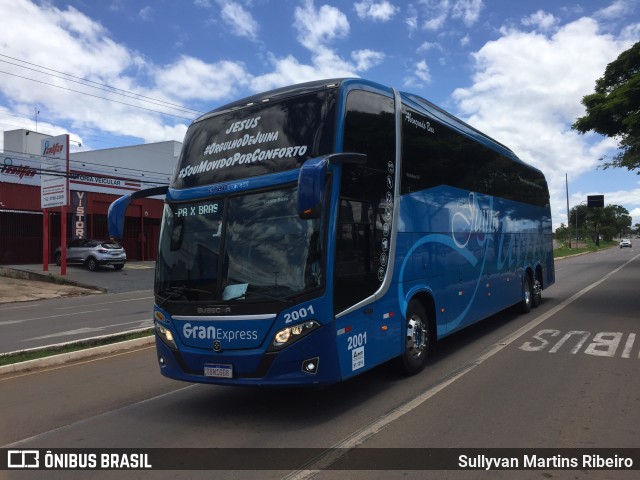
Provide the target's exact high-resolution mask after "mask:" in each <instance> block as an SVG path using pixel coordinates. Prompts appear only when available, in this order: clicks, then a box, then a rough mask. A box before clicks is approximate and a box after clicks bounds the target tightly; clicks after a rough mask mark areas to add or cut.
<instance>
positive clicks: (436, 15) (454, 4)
mask: <svg viewBox="0 0 640 480" xmlns="http://www.w3.org/2000/svg"><path fill="white" fill-rule="evenodd" d="M418 4H419V5H420V10H421V13H422V16H424V17H425V20H424V21H423V22H422V28H423V29H425V30H429V31H438V30H442V29H443V28H444V26H445V24H446V23H447V20H449V18H452V19H454V20H462V22H463V23H464V25H465V26H467V27H471V26H473V25H474V24H475V23H477V22H478V20H479V19H480V12H481V11H482V9H483V8H484V2H483V1H482V0H418ZM416 24H417V19H416Z"/></svg>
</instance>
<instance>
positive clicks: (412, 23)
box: [404, 4, 418, 34]
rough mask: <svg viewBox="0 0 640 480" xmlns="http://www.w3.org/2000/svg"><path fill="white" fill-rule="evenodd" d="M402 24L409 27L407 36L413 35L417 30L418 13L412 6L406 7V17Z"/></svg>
mask: <svg viewBox="0 0 640 480" xmlns="http://www.w3.org/2000/svg"><path fill="white" fill-rule="evenodd" d="M404 23H406V24H407V26H408V27H409V34H411V33H413V32H414V31H415V30H417V28H418V11H417V10H416V8H415V7H414V6H413V5H412V4H409V6H408V7H407V17H406V18H405V20H404Z"/></svg>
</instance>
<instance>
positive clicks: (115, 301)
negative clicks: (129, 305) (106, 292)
mask: <svg viewBox="0 0 640 480" xmlns="http://www.w3.org/2000/svg"><path fill="white" fill-rule="evenodd" d="M114 295H115V294H114ZM152 299H153V297H140V298H130V299H128V300H112V301H110V302H98V303H88V304H86V305H72V306H70V307H56V308H55V310H70V309H72V308H86V307H95V306H98V305H113V304H114V303H126V302H137V301H138V300H152ZM149 311H151V308H149Z"/></svg>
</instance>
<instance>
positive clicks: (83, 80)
mask: <svg viewBox="0 0 640 480" xmlns="http://www.w3.org/2000/svg"><path fill="white" fill-rule="evenodd" d="M0 57H5V58H10V59H11V60H15V61H16V62H22V63H24V64H26V65H31V66H33V67H37V68H38V69H42V70H49V71H51V72H55V73H58V74H60V75H64V76H65V77H69V78H65V77H62V76H59V75H53V74H51V73H49V72H47V71H42V70H37V69H36V68H29V67H26V66H24V65H19V64H16V63H12V62H8V61H6V60H0V62H4V63H8V64H9V65H13V66H16V67H19V68H24V69H26V70H31V71H34V72H37V73H43V74H45V75H50V76H52V77H54V78H60V79H62V80H66V81H69V82H73V83H78V84H80V85H84V86H87V87H90V88H96V89H98V90H102V91H105V92H109V93H114V94H116V95H122V96H124V97H127V98H133V99H136V100H141V101H145V102H148V103H151V104H153V105H159V106H167V107H171V108H175V109H176V110H181V111H184V112H192V113H195V114H196V115H202V114H203V113H204V112H201V111H199V110H195V109H193V108H189V107H185V106H183V105H179V104H176V103H171V102H167V101H166V100H159V99H156V98H152V97H148V96H146V95H142V94H139V93H135V92H131V91H129V90H123V89H120V88H116V87H112V86H111V85H107V84H105V83H100V82H96V81H93V80H89V79H86V78H82V77H78V76H75V75H71V74H70V73H66V72H61V71H59V70H54V69H52V68H49V67H44V66H42V65H37V64H35V63H31V62H27V61H26V60H20V59H18V58H15V57H10V56H9V55H3V54H1V53H0ZM72 78H75V79H77V80H71V79H72ZM91 84H93V85H91ZM94 85H96V86H94Z"/></svg>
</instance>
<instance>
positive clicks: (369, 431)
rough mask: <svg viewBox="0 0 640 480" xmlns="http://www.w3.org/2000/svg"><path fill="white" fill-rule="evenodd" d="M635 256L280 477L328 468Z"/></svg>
mask: <svg viewBox="0 0 640 480" xmlns="http://www.w3.org/2000/svg"><path fill="white" fill-rule="evenodd" d="M638 257H640V254H638V255H636V256H635V257H633V258H632V259H631V260H628V261H627V262H626V263H624V264H623V265H621V266H619V267H618V268H616V269H615V270H612V271H611V272H609V273H608V274H606V275H605V276H604V277H602V278H601V279H600V280H598V281H597V282H594V283H592V284H591V285H588V286H586V287H585V288H583V289H582V290H580V291H579V292H577V293H575V294H574V295H572V296H571V297H569V298H568V299H566V300H565V301H564V302H562V303H560V304H559V305H556V306H555V307H554V308H552V309H551V310H549V311H548V312H545V313H543V314H542V315H539V316H538V317H536V318H535V319H533V320H532V321H531V322H529V323H527V324H526V325H524V326H523V327H521V328H520V329H518V330H516V331H515V332H514V333H512V334H511V335H508V336H507V337H505V338H504V339H502V340H501V341H499V342H498V343H497V344H495V345H494V346H493V347H491V348H489V349H487V350H486V351H484V352H483V353H481V354H480V355H478V357H476V358H475V359H474V360H472V361H470V362H469V363H467V364H466V365H463V366H462V367H461V368H460V369H459V370H457V371H456V372H455V373H454V374H453V375H452V376H450V377H449V378H446V379H444V380H443V381H441V382H440V383H438V384H436V385H434V386H433V387H431V388H430V389H428V390H426V391H425V392H423V393H421V394H420V395H418V396H417V397H415V398H413V399H412V400H409V401H408V402H406V403H404V404H402V405H400V406H399V407H397V408H395V409H394V410H392V411H391V412H389V413H387V414H385V415H382V416H381V417H378V418H377V419H376V420H374V421H373V422H371V423H369V424H368V425H366V426H365V427H363V428H361V429H360V430H358V431H356V432H354V433H352V434H351V435H349V436H348V437H346V438H345V439H343V440H341V441H340V442H338V443H337V444H335V445H334V446H333V447H331V448H329V449H328V450H327V451H326V452H325V453H324V454H322V455H320V456H319V457H318V458H317V459H316V460H314V461H313V462H312V463H311V464H309V465H307V466H306V468H305V469H304V470H297V471H294V472H291V473H290V474H289V475H287V476H285V477H283V480H306V479H309V478H311V477H313V476H315V475H316V474H317V473H319V472H320V471H322V470H324V469H326V468H328V467H329V466H331V465H332V464H333V463H335V462H336V461H338V460H339V459H340V458H342V457H343V456H344V455H346V453H347V452H348V450H349V449H350V448H356V447H358V446H360V445H362V444H363V443H364V442H365V441H366V440H367V439H369V438H370V437H372V436H374V435H376V434H377V433H379V432H381V431H382V430H384V429H385V428H386V427H388V426H389V425H390V424H391V423H393V422H395V421H396V420H398V419H399V418H400V417H402V416H403V415H405V414H407V413H409V412H411V411H412V410H414V409H416V408H418V407H419V406H420V405H422V404H423V403H424V402H426V401H427V400H429V399H430V398H431V397H433V396H434V395H436V394H437V393H439V392H441V391H442V390H444V389H445V388H447V387H448V386H449V385H451V384H452V383H454V382H456V381H457V380H460V379H461V378H462V377H463V376H465V375H466V374H467V373H469V372H470V371H472V370H473V369H474V368H476V367H477V366H479V365H482V364H483V363H484V362H485V361H486V360H488V359H490V358H491V357H493V356H494V355H495V354H496V353H498V352H500V351H502V349H504V348H505V347H507V346H509V345H511V344H512V343H513V342H515V341H516V340H518V339H519V338H520V337H522V336H523V335H525V334H526V333H528V332H529V331H531V330H533V329H534V328H536V327H537V326H538V325H540V324H541V323H542V322H544V321H545V320H547V319H549V318H550V317H552V316H554V315H555V314H556V313H558V312H560V311H561V310H564V309H565V308H566V307H568V306H569V305H571V304H572V303H573V302H575V301H576V300H578V299H579V298H580V297H582V296H583V295H584V294H586V293H588V292H589V291H591V290H592V289H594V288H595V287H597V286H598V285H600V284H601V283H603V282H605V281H607V280H608V279H609V278H611V277H612V276H613V275H615V274H616V273H618V272H619V271H620V270H622V269H623V268H624V267H626V266H627V265H629V264H630V263H631V262H633V261H634V260H636V259H637V258H638Z"/></svg>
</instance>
